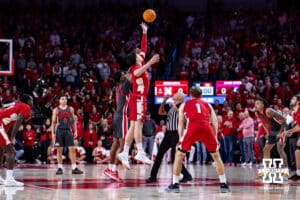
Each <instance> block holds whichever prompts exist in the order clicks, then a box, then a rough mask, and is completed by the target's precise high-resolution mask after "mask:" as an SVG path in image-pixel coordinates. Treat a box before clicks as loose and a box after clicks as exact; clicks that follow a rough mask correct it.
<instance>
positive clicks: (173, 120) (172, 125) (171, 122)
mask: <svg viewBox="0 0 300 200" xmlns="http://www.w3.org/2000/svg"><path fill="white" fill-rule="evenodd" d="M166 129H167V130H168V131H177V129H178V112H177V109H176V108H174V107H172V108H171V109H170V110H169V111H168V115H167V124H166Z"/></svg>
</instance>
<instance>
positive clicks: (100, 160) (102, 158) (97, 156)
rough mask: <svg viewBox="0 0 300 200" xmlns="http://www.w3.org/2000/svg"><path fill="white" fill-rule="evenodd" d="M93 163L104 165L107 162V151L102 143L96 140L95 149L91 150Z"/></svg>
mask: <svg viewBox="0 0 300 200" xmlns="http://www.w3.org/2000/svg"><path fill="white" fill-rule="evenodd" d="M92 155H93V157H94V163H96V164H105V163H107V162H108V161H109V151H108V150H106V149H105V148H104V147H103V146H102V141H101V140H98V142H97V147H96V148H95V149H94V150H93V154H92Z"/></svg>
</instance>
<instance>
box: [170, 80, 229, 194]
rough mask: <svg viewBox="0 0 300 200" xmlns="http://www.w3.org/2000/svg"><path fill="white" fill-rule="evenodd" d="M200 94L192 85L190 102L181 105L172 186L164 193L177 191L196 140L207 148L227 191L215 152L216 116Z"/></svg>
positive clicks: (216, 145)
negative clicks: (186, 160) (183, 164)
mask: <svg viewBox="0 0 300 200" xmlns="http://www.w3.org/2000/svg"><path fill="white" fill-rule="evenodd" d="M201 95H202V91H201V89H200V88H199V87H196V86H193V87H192V88H191V89H190V97H191V100H189V101H187V102H185V103H183V104H181V105H180V107H179V124H178V134H179V137H180V138H181V139H180V145H179V146H178V149H177V151H176V155H175V161H174V165H173V184H171V185H170V186H169V187H168V188H167V189H166V191H167V192H179V178H180V172H181V167H182V161H183V158H184V157H185V154H186V152H188V151H189V150H190V148H191V146H192V145H193V144H194V143H195V142H197V141H200V142H202V143H203V144H204V145H205V146H206V148H207V151H208V152H210V154H211V156H212V158H213V159H214V161H215V164H216V171H217V174H218V175H219V178H220V187H221V192H222V193H227V192H230V190H229V187H228V185H227V182H226V177H225V171H224V164H223V161H222V159H221V157H220V153H219V150H218V149H219V145H218V139H217V137H218V136H217V134H218V120H217V116H216V113H215V111H214V109H213V108H212V106H211V105H209V104H208V103H206V102H205V101H203V100H202V99H201ZM185 119H186V121H187V125H186V133H185V134H183V129H184V121H185Z"/></svg>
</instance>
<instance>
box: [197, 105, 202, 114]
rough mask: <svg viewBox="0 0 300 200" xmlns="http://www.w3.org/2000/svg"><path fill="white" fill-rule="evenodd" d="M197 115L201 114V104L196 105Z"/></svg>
mask: <svg viewBox="0 0 300 200" xmlns="http://www.w3.org/2000/svg"><path fill="white" fill-rule="evenodd" d="M196 107H197V113H201V107H200V104H199V103H196Z"/></svg>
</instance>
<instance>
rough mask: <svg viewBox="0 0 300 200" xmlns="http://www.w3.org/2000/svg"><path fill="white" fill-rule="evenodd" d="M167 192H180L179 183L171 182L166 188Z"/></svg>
mask: <svg viewBox="0 0 300 200" xmlns="http://www.w3.org/2000/svg"><path fill="white" fill-rule="evenodd" d="M165 191H166V192H169V193H171V192H173V193H179V183H174V184H171V185H169V187H168V188H166V190H165Z"/></svg>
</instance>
